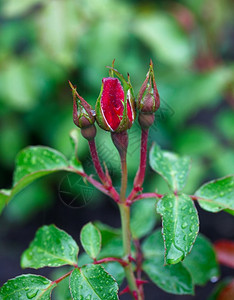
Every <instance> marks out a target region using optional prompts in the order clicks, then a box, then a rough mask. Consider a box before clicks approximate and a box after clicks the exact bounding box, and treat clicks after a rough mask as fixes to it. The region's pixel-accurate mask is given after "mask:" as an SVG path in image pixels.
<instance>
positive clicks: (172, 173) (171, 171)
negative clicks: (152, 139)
mask: <svg viewBox="0 0 234 300" xmlns="http://www.w3.org/2000/svg"><path fill="white" fill-rule="evenodd" d="M190 164H191V160H190V158H189V157H187V156H179V155H177V154H175V153H172V152H168V151H163V150H161V149H160V147H159V146H157V145H156V144H154V145H153V147H152V148H151V150H150V166H151V168H152V169H153V170H154V171H155V172H157V173H158V174H159V175H161V176H162V177H163V178H164V180H166V182H167V183H168V185H169V187H170V189H172V190H174V191H180V190H182V189H183V187H184V185H185V183H186V179H187V176H188V173H189V169H190Z"/></svg>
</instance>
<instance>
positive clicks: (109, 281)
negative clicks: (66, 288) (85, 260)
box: [70, 265, 118, 300]
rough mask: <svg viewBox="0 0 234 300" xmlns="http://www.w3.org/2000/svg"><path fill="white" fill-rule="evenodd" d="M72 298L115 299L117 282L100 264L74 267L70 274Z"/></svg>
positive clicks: (116, 297) (116, 296)
mask: <svg viewBox="0 0 234 300" xmlns="http://www.w3.org/2000/svg"><path fill="white" fill-rule="evenodd" d="M70 291H71V295H72V298H73V299H92V300H100V299H101V300H115V299H116V300H117V299H118V284H117V282H116V281H115V280H114V279H113V277H112V276H111V275H110V274H108V273H107V272H106V271H105V270H104V268H103V267H102V266H100V265H86V266H84V267H82V268H80V269H75V270H74V271H73V272H72V274H71V276H70Z"/></svg>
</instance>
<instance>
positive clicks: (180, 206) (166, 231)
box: [157, 194, 199, 264]
mask: <svg viewBox="0 0 234 300" xmlns="http://www.w3.org/2000/svg"><path fill="white" fill-rule="evenodd" d="M157 212H158V213H159V214H160V215H161V216H162V224H163V229H162V232H163V238H164V244H165V260H166V263H167V264H176V263H178V262H179V261H181V260H183V259H184V258H185V256H186V255H187V254H188V253H189V252H190V251H191V249H192V246H193V243H194V242H195V239H196V236H197V234H198V230H199V220H198V215H197V210H196V208H195V206H194V203H193V201H192V200H191V199H190V197H189V196H187V195H185V194H178V195H174V194H166V195H165V196H164V197H163V198H162V199H160V200H159V202H158V204H157Z"/></svg>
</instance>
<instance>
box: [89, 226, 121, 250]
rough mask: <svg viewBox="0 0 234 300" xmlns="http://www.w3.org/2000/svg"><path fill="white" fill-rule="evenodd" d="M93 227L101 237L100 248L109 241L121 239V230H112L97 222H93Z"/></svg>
mask: <svg viewBox="0 0 234 300" xmlns="http://www.w3.org/2000/svg"><path fill="white" fill-rule="evenodd" d="M94 225H95V226H96V227H97V228H98V229H99V231H100V232H101V236H102V246H105V245H106V243H108V242H109V241H110V240H112V239H115V238H121V229H120V228H113V227H111V226H109V225H106V224H104V223H101V222H99V221H97V222H94Z"/></svg>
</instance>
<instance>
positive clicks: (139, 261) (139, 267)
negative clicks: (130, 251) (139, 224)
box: [134, 240, 144, 300]
mask: <svg viewBox="0 0 234 300" xmlns="http://www.w3.org/2000/svg"><path fill="white" fill-rule="evenodd" d="M134 245H135V247H136V250H137V253H136V274H137V280H138V282H140V281H141V272H142V261H143V254H142V252H141V245H140V242H139V240H134ZM138 288H139V293H140V295H141V298H142V300H144V288H143V284H139V286H138Z"/></svg>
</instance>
